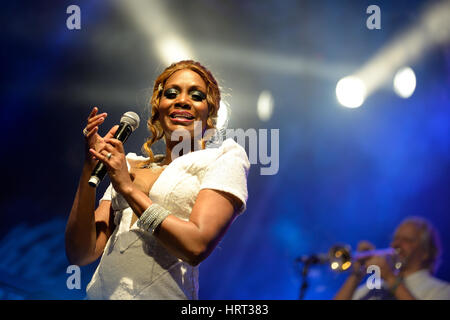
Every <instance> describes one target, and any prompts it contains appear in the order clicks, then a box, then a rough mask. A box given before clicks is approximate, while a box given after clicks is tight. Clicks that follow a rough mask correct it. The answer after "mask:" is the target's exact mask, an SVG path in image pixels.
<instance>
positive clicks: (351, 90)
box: [336, 76, 366, 108]
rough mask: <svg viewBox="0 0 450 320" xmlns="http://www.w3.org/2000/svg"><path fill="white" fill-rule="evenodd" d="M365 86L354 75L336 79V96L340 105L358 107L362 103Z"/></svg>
mask: <svg viewBox="0 0 450 320" xmlns="http://www.w3.org/2000/svg"><path fill="white" fill-rule="evenodd" d="M365 95H366V86H365V84H364V82H363V81H362V80H361V79H359V78H357V77H354V76H348V77H345V78H342V79H341V80H339V81H338V83H337V85H336V97H337V100H338V101H339V103H340V104H341V105H343V106H344V107H347V108H358V107H360V106H361V105H362V104H363V103H364V99H365Z"/></svg>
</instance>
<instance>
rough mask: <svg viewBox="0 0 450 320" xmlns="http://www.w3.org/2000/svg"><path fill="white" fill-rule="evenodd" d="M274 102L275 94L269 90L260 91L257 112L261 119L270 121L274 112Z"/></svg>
mask: <svg viewBox="0 0 450 320" xmlns="http://www.w3.org/2000/svg"><path fill="white" fill-rule="evenodd" d="M273 103H274V100H273V96H272V94H271V93H270V92H269V91H267V90H264V91H262V92H261V93H260V95H259V97H258V103H257V112H258V117H259V119H260V120H262V121H268V120H269V119H270V117H271V116H272V112H273Z"/></svg>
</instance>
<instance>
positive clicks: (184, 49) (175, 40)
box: [155, 35, 193, 65]
mask: <svg viewBox="0 0 450 320" xmlns="http://www.w3.org/2000/svg"><path fill="white" fill-rule="evenodd" d="M155 44H156V49H157V50H158V55H159V56H160V58H161V60H163V61H164V63H165V64H166V65H170V64H172V63H174V62H177V61H180V60H188V59H193V54H192V53H191V52H190V50H189V49H188V46H187V44H186V43H184V41H183V40H182V39H180V38H179V37H177V36H174V35H172V36H166V37H162V38H161V39H157V40H156V41H155Z"/></svg>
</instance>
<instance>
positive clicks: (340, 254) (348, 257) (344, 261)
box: [328, 245, 403, 271]
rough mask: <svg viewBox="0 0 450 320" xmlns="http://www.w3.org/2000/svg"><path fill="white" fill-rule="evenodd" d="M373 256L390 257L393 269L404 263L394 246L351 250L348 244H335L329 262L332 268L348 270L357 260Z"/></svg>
mask: <svg viewBox="0 0 450 320" xmlns="http://www.w3.org/2000/svg"><path fill="white" fill-rule="evenodd" d="M373 256H384V257H388V258H389V259H388V261H389V262H390V263H391V265H392V267H393V269H395V270H397V271H398V270H400V268H401V267H402V265H403V262H402V260H401V259H400V257H399V252H398V250H397V249H394V248H385V249H376V250H369V251H357V252H353V253H352V252H351V250H350V247H349V246H346V245H335V246H333V247H331V249H330V251H329V252H328V262H329V264H330V267H331V269H332V270H336V271H346V270H348V269H349V268H350V267H351V265H352V264H353V263H354V262H355V261H361V260H364V259H367V258H370V257H373Z"/></svg>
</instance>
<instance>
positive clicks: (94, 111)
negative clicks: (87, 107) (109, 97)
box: [88, 107, 98, 120]
mask: <svg viewBox="0 0 450 320" xmlns="http://www.w3.org/2000/svg"><path fill="white" fill-rule="evenodd" d="M97 111H98V108H97V107H94V108H92V111H91V113H90V114H89V117H88V120H89V119H90V118H92V117H93V116H95V114H96V113H97Z"/></svg>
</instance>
